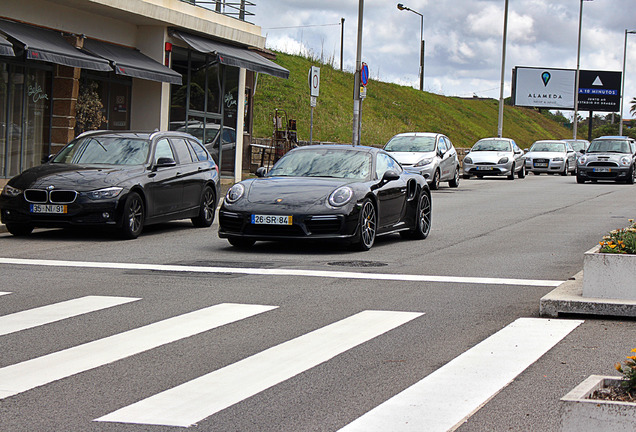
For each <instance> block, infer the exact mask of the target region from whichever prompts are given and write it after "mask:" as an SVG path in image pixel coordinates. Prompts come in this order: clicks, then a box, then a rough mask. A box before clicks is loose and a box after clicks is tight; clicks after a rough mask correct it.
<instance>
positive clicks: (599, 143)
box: [587, 139, 631, 153]
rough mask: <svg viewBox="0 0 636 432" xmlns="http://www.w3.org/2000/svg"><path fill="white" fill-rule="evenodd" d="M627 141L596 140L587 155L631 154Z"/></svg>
mask: <svg viewBox="0 0 636 432" xmlns="http://www.w3.org/2000/svg"><path fill="white" fill-rule="evenodd" d="M629 150H630V148H629V143H628V142H627V141H626V140H609V139H602V140H594V141H592V143H591V144H590V146H589V147H588V149H587V153H631V151H629Z"/></svg>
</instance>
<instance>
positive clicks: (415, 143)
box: [384, 135, 435, 152]
mask: <svg viewBox="0 0 636 432" xmlns="http://www.w3.org/2000/svg"><path fill="white" fill-rule="evenodd" d="M384 150H386V151H388V152H432V151H435V137H431V136H416V135H401V136H395V137H393V138H391V140H390V141H389V142H388V143H387V144H386V145H385V146H384Z"/></svg>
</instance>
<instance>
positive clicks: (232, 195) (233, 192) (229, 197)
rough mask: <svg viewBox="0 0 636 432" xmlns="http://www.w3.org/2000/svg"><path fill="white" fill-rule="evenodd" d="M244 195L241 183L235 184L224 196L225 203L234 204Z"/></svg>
mask: <svg viewBox="0 0 636 432" xmlns="http://www.w3.org/2000/svg"><path fill="white" fill-rule="evenodd" d="M244 193H245V186H243V185H242V184H241V183H237V184H235V185H234V186H232V187H231V188H230V189H229V190H228V191H227V194H226V195H225V201H227V202H228V203H230V204H232V203H235V202H237V201H238V200H239V199H241V197H242V196H243V194H244Z"/></svg>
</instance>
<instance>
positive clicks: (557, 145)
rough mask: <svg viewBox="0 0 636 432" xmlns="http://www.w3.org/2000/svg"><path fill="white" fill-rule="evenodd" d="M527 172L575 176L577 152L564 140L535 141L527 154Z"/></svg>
mask: <svg viewBox="0 0 636 432" xmlns="http://www.w3.org/2000/svg"><path fill="white" fill-rule="evenodd" d="M526 170H527V171H529V172H532V173H533V174H537V175H538V174H541V173H553V174H556V173H559V174H561V175H568V173H572V174H574V172H575V171H576V152H575V151H574V149H573V148H572V146H571V145H570V143H568V142H565V141H563V140H541V141H535V142H534V144H532V147H530V150H528V153H526Z"/></svg>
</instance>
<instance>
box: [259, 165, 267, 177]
mask: <svg viewBox="0 0 636 432" xmlns="http://www.w3.org/2000/svg"><path fill="white" fill-rule="evenodd" d="M265 174H267V168H265V167H259V168H258V169H257V170H256V177H265Z"/></svg>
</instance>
